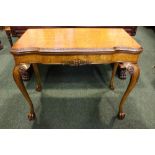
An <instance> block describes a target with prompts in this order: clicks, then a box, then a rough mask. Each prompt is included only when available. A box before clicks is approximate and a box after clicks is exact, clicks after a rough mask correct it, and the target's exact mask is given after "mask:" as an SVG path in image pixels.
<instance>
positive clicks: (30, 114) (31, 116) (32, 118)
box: [27, 112, 36, 121]
mask: <svg viewBox="0 0 155 155" xmlns="http://www.w3.org/2000/svg"><path fill="white" fill-rule="evenodd" d="M27 117H28V119H29V121H32V120H34V119H35V117H36V115H35V113H31V112H30V113H28V115H27Z"/></svg>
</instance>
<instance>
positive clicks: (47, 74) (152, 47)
mask: <svg viewBox="0 0 155 155" xmlns="http://www.w3.org/2000/svg"><path fill="white" fill-rule="evenodd" d="M135 38H136V40H137V41H138V42H139V43H140V44H141V45H142V46H143V48H144V51H143V53H142V54H141V57H140V59H139V66H140V68H141V76H140V79H139V81H138V84H137V86H136V87H135V89H134V90H133V92H132V93H131V94H130V96H129V97H128V99H127V101H126V104H125V107H124V111H125V112H126V118H125V119H124V120H118V119H117V117H116V115H117V112H118V104H119V102H120V99H121V97H122V95H123V92H124V91H125V89H126V87H127V84H128V82H129V75H128V76H127V79H126V80H120V79H118V77H116V78H115V83H116V89H115V90H114V91H112V90H110V89H109V88H108V85H109V80H110V76H111V66H110V65H96V66H83V67H79V68H77V67H67V66H52V65H51V66H46V65H39V68H40V72H41V77H42V83H43V90H42V92H36V91H35V89H34V88H35V84H34V76H33V75H32V79H31V81H29V82H25V85H26V87H27V90H28V92H29V94H30V96H31V98H32V101H33V103H34V107H35V111H36V115H37V119H36V120H35V121H31V122H30V121H28V119H27V112H28V106H27V103H26V101H25V99H24V98H23V96H22V95H21V93H20V92H19V90H18V89H17V87H16V85H15V83H14V81H13V78H12V68H13V66H14V60H13V57H12V55H11V54H10V52H9V50H10V45H9V42H8V39H7V37H6V34H5V32H3V31H0V40H1V41H2V44H3V46H4V48H3V49H2V50H1V51H0V66H1V67H0V128H8V129H13V128H17V129H19V128H22V129H26V128H28V129H31V128H50V129H139V128H149V129H150V128H155V68H153V66H154V65H155V32H153V31H152V30H151V29H149V28H146V27H138V31H137V35H136V37H135ZM13 39H14V41H15V40H16V39H17V38H13Z"/></svg>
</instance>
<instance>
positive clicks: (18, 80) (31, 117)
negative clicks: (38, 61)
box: [13, 65, 35, 120]
mask: <svg viewBox="0 0 155 155" xmlns="http://www.w3.org/2000/svg"><path fill="white" fill-rule="evenodd" d="M19 67H20V66H19V65H17V66H15V67H14V70H13V78H14V80H15V82H16V85H17V86H18V88H19V89H20V91H21V93H22V94H23V96H24V97H25V99H26V100H27V102H28V105H29V109H30V112H29V113H28V119H29V120H34V119H35V112H34V108H33V104H32V101H31V99H30V97H29V95H28V93H27V91H26V88H25V86H24V83H23V81H22V78H21V75H20V72H19Z"/></svg>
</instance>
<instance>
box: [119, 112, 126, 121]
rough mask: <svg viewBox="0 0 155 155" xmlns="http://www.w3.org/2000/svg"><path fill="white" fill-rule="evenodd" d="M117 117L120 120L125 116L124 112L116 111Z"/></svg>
mask: <svg viewBox="0 0 155 155" xmlns="http://www.w3.org/2000/svg"><path fill="white" fill-rule="evenodd" d="M118 118H119V119H120V120H123V119H124V118H125V113H124V112H120V113H118Z"/></svg>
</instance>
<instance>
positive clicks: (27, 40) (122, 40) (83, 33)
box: [11, 28, 142, 54]
mask: <svg viewBox="0 0 155 155" xmlns="http://www.w3.org/2000/svg"><path fill="white" fill-rule="evenodd" d="M77 50H78V51H77ZM11 51H12V53H13V54H23V53H25V52H29V51H30V53H31V54H32V51H33V52H34V53H49V52H50V53H53V54H58V53H60V54H62V53H65V54H73V53H75V52H76V53H79V52H81V53H83V52H87V53H95V52H98V53H102V52H105V53H112V52H118V51H119V52H120V51H123V52H130V53H139V52H141V51H142V49H141V46H140V45H139V44H138V43H137V42H136V41H135V40H134V39H133V38H132V37H130V36H129V35H128V33H126V32H125V31H124V30H123V29H118V28H117V29H114V28H111V29H108V28H51V29H29V30H27V31H26V32H25V33H24V35H23V36H22V37H21V38H20V39H19V40H18V41H17V42H16V43H15V44H14V45H13V47H12V50H11Z"/></svg>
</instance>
